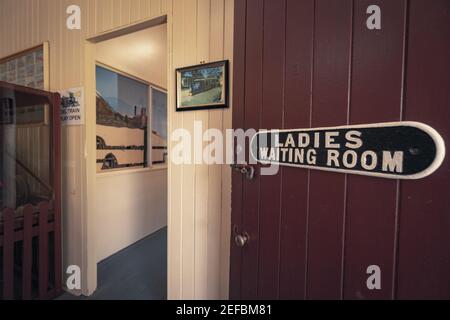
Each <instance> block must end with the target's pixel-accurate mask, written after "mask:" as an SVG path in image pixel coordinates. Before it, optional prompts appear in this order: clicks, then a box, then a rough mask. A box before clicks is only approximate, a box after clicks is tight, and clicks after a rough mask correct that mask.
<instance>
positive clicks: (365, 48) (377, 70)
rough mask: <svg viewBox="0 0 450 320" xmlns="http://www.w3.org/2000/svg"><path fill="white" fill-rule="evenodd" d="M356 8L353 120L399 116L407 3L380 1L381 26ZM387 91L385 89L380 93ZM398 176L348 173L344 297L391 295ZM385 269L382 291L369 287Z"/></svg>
mask: <svg viewBox="0 0 450 320" xmlns="http://www.w3.org/2000/svg"><path fill="white" fill-rule="evenodd" d="M372 4H373V1H368V0H367V1H358V2H356V3H355V7H354V31H353V48H354V51H353V58H352V62H353V63H352V79H351V101H350V103H351V109H350V123H351V124H362V123H375V122H391V121H399V120H400V109H401V99H402V96H401V90H402V83H403V73H402V69H403V37H404V31H405V30H404V18H405V17H404V2H403V1H378V3H377V4H378V5H379V6H380V7H381V8H382V17H383V20H382V29H381V30H369V29H368V28H367V27H366V20H367V14H366V10H367V7H368V6H370V5H372ZM380 93H382V94H380ZM396 199H397V181H395V180H388V179H377V178H374V179H368V178H367V177H363V176H355V175H351V176H348V184H347V215H346V238H345V242H346V246H345V276H344V278H345V282H344V288H345V292H344V297H345V298H348V299H362V298H372V299H373V298H381V299H389V298H391V297H392V289H393V288H392V281H393V271H394V270H393V265H394V250H395V249H394V248H395V216H396V207H397V201H396ZM371 265H377V266H380V268H381V270H382V274H383V277H382V284H381V290H369V289H368V288H367V285H366V280H367V277H368V275H367V273H366V270H367V268H368V267H369V266H371Z"/></svg>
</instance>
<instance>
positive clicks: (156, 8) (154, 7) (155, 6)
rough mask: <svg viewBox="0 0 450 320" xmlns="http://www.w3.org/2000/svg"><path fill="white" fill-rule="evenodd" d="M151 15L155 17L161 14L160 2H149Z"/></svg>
mask: <svg viewBox="0 0 450 320" xmlns="http://www.w3.org/2000/svg"><path fill="white" fill-rule="evenodd" d="M190 5H193V4H192V3H190ZM150 7H151V13H152V16H156V15H158V14H160V13H161V0H151V4H150Z"/></svg>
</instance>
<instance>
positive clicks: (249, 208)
mask: <svg viewBox="0 0 450 320" xmlns="http://www.w3.org/2000/svg"><path fill="white" fill-rule="evenodd" d="M263 17H264V2H263V1H259V0H248V1H247V30H246V33H247V43H246V56H245V60H246V64H245V114H244V119H245V124H244V130H245V129H246V128H260V127H261V112H260V111H261V105H262V88H263V70H262V66H263V54H262V52H263V32H262V30H263V28H262V27H263V22H264V21H263ZM237 174H238V175H241V176H242V174H240V173H237ZM243 180H244V182H243V185H244V195H243V202H244V203H243V209H242V210H243V212H244V213H245V214H243V218H242V219H243V220H242V229H241V230H239V232H240V233H242V232H248V234H249V236H250V241H249V242H248V244H247V245H246V246H245V247H243V248H242V249H241V250H242V255H243V261H242V266H241V268H242V269H241V272H242V274H244V275H246V276H245V277H243V278H242V279H241V298H243V299H256V298H257V297H258V291H257V290H258V285H257V284H258V252H259V212H258V211H259V195H260V192H259V190H260V181H261V178H260V177H259V175H257V176H256V177H255V178H254V179H253V180H251V181H250V180H247V179H243ZM247 275H249V276H247Z"/></svg>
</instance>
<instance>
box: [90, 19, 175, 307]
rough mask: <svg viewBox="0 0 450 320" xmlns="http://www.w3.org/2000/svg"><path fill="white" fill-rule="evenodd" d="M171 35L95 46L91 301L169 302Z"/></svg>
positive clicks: (156, 31) (141, 34) (147, 33)
mask: <svg viewBox="0 0 450 320" xmlns="http://www.w3.org/2000/svg"><path fill="white" fill-rule="evenodd" d="M166 34H167V25H166V24H161V25H157V26H154V27H151V28H147V29H144V30H140V31H136V32H132V33H129V34H126V35H121V36H119V37H114V38H112V39H108V40H105V41H101V42H98V43H96V44H95V61H96V63H95V69H96V70H95V74H96V109H97V111H96V123H97V125H96V137H95V138H96V145H97V165H96V167H97V171H96V173H95V179H96V183H95V186H96V187H95V188H96V190H95V204H96V210H95V216H96V222H95V228H96V239H95V240H96V241H95V243H96V253H97V256H96V258H97V262H98V271H97V272H98V287H97V290H96V292H95V294H94V295H93V296H91V297H90V298H92V299H96V298H97V299H106V298H111V299H126V298H133V299H165V298H166V296H167V292H166V291H167V289H166V283H167V271H166V269H167V45H166V41H167V40H166V37H167V36H166ZM92 138H94V137H92ZM112 234H113V235H114V236H113V237H112V236H111V235H112ZM124 289H126V290H124ZM124 295H126V296H124Z"/></svg>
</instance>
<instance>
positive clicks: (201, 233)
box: [194, 0, 215, 299]
mask: <svg viewBox="0 0 450 320" xmlns="http://www.w3.org/2000/svg"><path fill="white" fill-rule="evenodd" d="M196 14H197V19H196V20H194V21H197V29H196V33H197V52H196V63H199V62H200V61H209V40H210V0H197V13H196ZM208 120H209V119H208V111H203V110H202V111H196V112H195V121H197V122H198V123H199V124H201V125H202V127H203V130H207V129H208V128H209V121H208ZM195 134H197V133H195ZM200 135H201V137H200V138H201V139H202V141H203V132H200ZM204 145H205V143H202V149H201V154H199V156H200V158H202V157H203V147H204ZM200 161H201V163H203V160H201V159H200ZM208 180H209V175H208V166H207V165H205V164H200V165H196V167H195V190H194V197H195V208H194V210H195V252H196V253H197V254H196V255H195V297H196V299H205V298H206V297H207V296H208V295H207V281H204V278H203V277H204V275H205V274H207V269H208V267H207V261H208V258H207V257H208V248H207V243H208V242H209V241H211V242H215V239H214V238H212V239H208V234H207V231H208V230H207V227H208V204H209V203H210V201H211V199H210V198H209V188H208V186H209V181H208ZM199 195H204V196H205V197H206V198H205V199H204V198H203V197H200V196H199ZM205 257H206V259H205Z"/></svg>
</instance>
